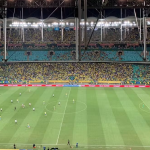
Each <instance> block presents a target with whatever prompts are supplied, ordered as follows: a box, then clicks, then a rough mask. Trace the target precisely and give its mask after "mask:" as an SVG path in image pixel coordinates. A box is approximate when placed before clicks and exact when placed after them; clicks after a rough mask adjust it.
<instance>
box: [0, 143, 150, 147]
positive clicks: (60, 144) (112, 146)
mask: <svg viewBox="0 0 150 150" xmlns="http://www.w3.org/2000/svg"><path fill="white" fill-rule="evenodd" d="M15 144H16V145H29V146H30V145H31V146H32V145H33V144H24V143H15ZM0 145H14V143H0ZM35 145H38V146H39V145H42V146H46V145H52V146H55V145H56V144H36V143H35ZM57 145H58V146H65V145H66V146H67V144H57ZM74 145H75V144H74ZM79 146H81V147H82V146H83V147H121V148H123V147H135V148H136V147H137V148H140V147H141V148H142V147H145V148H150V146H140V145H139V146H138V145H137V146H136V145H84V144H79Z"/></svg>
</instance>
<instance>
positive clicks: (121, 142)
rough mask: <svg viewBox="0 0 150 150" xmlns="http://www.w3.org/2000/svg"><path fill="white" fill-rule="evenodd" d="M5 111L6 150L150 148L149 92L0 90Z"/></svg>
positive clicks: (0, 137)
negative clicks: (14, 146) (23, 149)
mask: <svg viewBox="0 0 150 150" xmlns="http://www.w3.org/2000/svg"><path fill="white" fill-rule="evenodd" d="M29 89H30V90H31V91H30V92H29ZM19 93H22V95H21V96H20V95H19ZM66 93H67V96H66ZM53 94H54V95H55V96H54V97H53V96H52V95H53ZM17 99H19V103H18V102H17ZM73 99H74V100H75V102H74V103H73ZM11 100H13V103H11ZM43 101H45V104H43ZM58 102H60V103H61V104H60V105H58ZM29 103H31V106H29ZM22 104H25V108H22V107H21V105H22ZM143 104H144V106H143ZM54 106H55V107H56V109H55V110H54ZM14 107H16V108H17V109H16V110H14ZM33 107H35V111H33V110H32V109H33ZM0 108H2V109H3V111H2V112H1V111H0V115H1V120H0V148H1V149H2V148H13V144H14V143H15V144H16V146H17V148H28V149H29V148H30V149H32V144H33V143H35V144H36V146H37V149H42V147H43V146H45V147H47V148H48V147H49V148H51V147H58V148H60V149H63V150H65V149H70V147H69V146H67V141H68V139H69V140H70V143H71V146H72V147H73V148H72V149H76V148H75V145H76V143H79V148H78V149H80V150H83V149H88V150H91V149H93V150H97V149H100V150H107V149H109V150H112V149H113V150H149V149H150V89H149V88H93V87H92V88H90V87H88V88H84V87H77V88H76V87H74V88H70V87H30V88H29V87H0ZM44 112H46V113H47V116H45V115H44ZM15 119H17V121H18V123H17V124H15ZM28 123H29V124H30V128H27V124H28Z"/></svg>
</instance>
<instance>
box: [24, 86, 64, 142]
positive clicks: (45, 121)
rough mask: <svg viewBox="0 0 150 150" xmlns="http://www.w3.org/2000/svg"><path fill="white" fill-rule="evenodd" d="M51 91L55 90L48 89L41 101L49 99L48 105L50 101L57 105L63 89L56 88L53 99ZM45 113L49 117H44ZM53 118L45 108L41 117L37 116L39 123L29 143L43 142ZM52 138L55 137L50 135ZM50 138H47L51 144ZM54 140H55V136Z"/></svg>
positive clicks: (35, 126)
mask: <svg viewBox="0 0 150 150" xmlns="http://www.w3.org/2000/svg"><path fill="white" fill-rule="evenodd" d="M50 90H53V89H52V88H46V91H45V93H44V95H43V96H42V97H41V100H42V99H43V97H44V99H48V101H47V103H49V102H50V101H52V100H53V101H56V102H55V104H56V103H57V98H59V96H60V93H61V92H62V90H63V88H55V89H54V91H53V92H54V94H55V97H52V94H51V92H50ZM45 111H46V112H47V116H45V115H44V112H45ZM52 117H53V113H50V112H48V111H47V110H46V109H45V107H44V109H43V111H41V113H40V114H39V116H37V121H36V122H35V124H34V129H33V130H32V133H31V134H30V136H29V138H28V142H27V143H42V142H43V138H44V134H45V133H46V131H47V128H48V125H49V123H50V122H51V119H52ZM56 126H57V124H56ZM49 130H50V129H49ZM37 131H38V132H37ZM51 136H53V134H49V137H51ZM49 137H47V141H48V140H49V142H51V141H50V139H49ZM53 138H55V136H54V137H53Z"/></svg>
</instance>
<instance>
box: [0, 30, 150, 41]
mask: <svg viewBox="0 0 150 150" xmlns="http://www.w3.org/2000/svg"><path fill="white" fill-rule="evenodd" d="M92 31H93V29H89V30H87V39H89V38H90V37H91V34H92ZM1 33H3V32H2V31H1ZM61 33H62V31H61V29H59V30H58V31H55V30H54V29H49V28H46V29H45V28H44V29H43V41H42V29H41V28H28V29H27V28H26V29H24V32H23V30H22V29H17V28H15V29H7V41H8V42H9V43H50V44H51V43H53V44H57V43H64V44H68V43H69V44H70V43H71V44H74V43H75V30H74V29H70V30H65V29H64V30H63V40H62V36H61V35H62V34H61ZM82 33H83V32H82ZM23 34H24V42H23ZM83 36H84V34H83ZM141 37H143V36H141ZM149 37H150V29H149V28H148V31H147V41H149V39H150V38H149ZM3 39H4V38H3V34H1V38H0V42H1V43H3ZM122 39H123V41H124V42H133V41H134V42H135V41H136V42H137V41H138V42H139V41H140V36H139V30H138V28H123V30H122ZM82 40H83V38H82ZM101 40H102V41H101ZM141 40H142V39H141ZM120 41H121V30H120V28H105V29H103V30H102V33H101V29H96V30H95V31H94V33H93V35H92V37H91V42H94V43H96V44H98V43H103V42H109V43H110V42H120Z"/></svg>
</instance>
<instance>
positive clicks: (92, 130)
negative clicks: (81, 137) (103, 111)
mask: <svg viewBox="0 0 150 150" xmlns="http://www.w3.org/2000/svg"><path fill="white" fill-rule="evenodd" d="M86 96H87V135H88V145H105V144H106V143H105V137H104V131H103V128H102V121H101V116H100V111H99V107H98V100H97V96H96V92H95V88H87V89H86Z"/></svg>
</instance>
